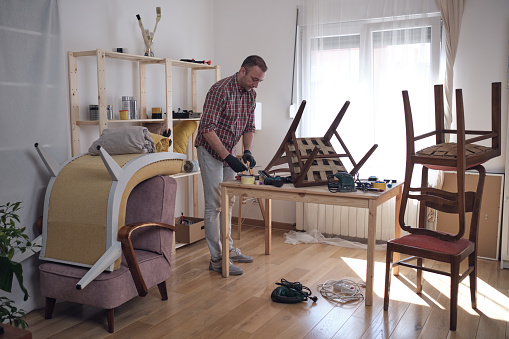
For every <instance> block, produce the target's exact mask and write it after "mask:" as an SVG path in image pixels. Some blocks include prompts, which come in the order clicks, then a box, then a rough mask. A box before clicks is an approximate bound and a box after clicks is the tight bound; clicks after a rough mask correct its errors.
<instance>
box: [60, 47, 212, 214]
mask: <svg viewBox="0 0 509 339" xmlns="http://www.w3.org/2000/svg"><path fill="white" fill-rule="evenodd" d="M67 56H68V61H69V103H70V115H71V151H72V156H77V155H79V154H80V153H81V140H80V127H81V126H98V127H99V134H101V133H102V132H103V130H104V129H106V128H108V125H109V123H115V124H116V125H118V124H119V123H120V124H122V123H129V124H132V123H138V124H141V125H143V124H145V123H154V122H165V123H166V128H173V122H174V120H175V121H177V120H183V119H173V117H172V114H171V112H172V111H173V104H172V86H173V84H172V69H173V67H181V68H187V69H191V95H192V110H193V111H194V112H198V107H197V106H198V104H197V96H196V92H197V89H196V74H197V72H198V71H202V70H205V71H215V75H216V78H215V81H219V80H220V67H219V65H206V64H198V63H192V62H185V61H177V60H172V59H169V58H154V57H148V56H141V55H134V54H126V53H117V52H108V51H105V50H101V49H97V50H91V51H81V52H72V51H70V52H68V54H67ZM81 57H96V59H97V85H98V86H97V88H98V93H97V97H98V102H99V120H94V121H90V120H80V114H79V113H80V108H79V95H78V94H79V92H78V58H81ZM108 58H111V59H119V60H126V61H130V62H135V63H137V64H138V69H139V76H138V80H139V88H140V93H139V96H138V98H139V105H138V110H139V116H140V118H139V119H130V120H108V119H107V110H106V108H107V102H106V98H107V95H106V93H107V91H106V59H108ZM152 64H156V65H161V66H162V67H164V72H165V79H164V86H165V90H166V91H165V96H166V112H167V114H166V117H165V118H164V119H149V118H148V116H147V100H146V93H147V92H146V87H147V86H146V83H147V74H146V65H152ZM186 120H187V119H186ZM192 120H199V119H192ZM195 137H196V133H195V134H194V135H193V140H192V141H193V144H194V139H195ZM170 151H173V145H171V146H170ZM191 152H192V154H191V158H192V159H196V158H197V154H196V149H195V148H194V147H192V151H191ZM195 174H196V172H195V173H192V174H184V173H183V174H178V175H176V177H186V176H187V177H190V178H192V180H193V211H194V212H193V214H194V216H195V217H196V214H197V210H198V199H197V196H198V185H197V180H198V179H197V176H196V175H195Z"/></svg>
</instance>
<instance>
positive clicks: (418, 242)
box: [388, 234, 474, 255]
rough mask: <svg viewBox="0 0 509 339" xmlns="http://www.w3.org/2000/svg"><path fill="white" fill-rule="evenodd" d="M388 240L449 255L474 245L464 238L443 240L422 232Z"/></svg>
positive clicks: (456, 253)
mask: <svg viewBox="0 0 509 339" xmlns="http://www.w3.org/2000/svg"><path fill="white" fill-rule="evenodd" d="M388 242H389V243H392V244H398V245H403V246H410V247H416V248H419V249H423V250H428V251H434V252H442V253H445V254H450V255H458V254H460V253H461V252H463V251H465V250H466V249H467V248H468V247H469V246H471V245H474V243H473V242H471V241H470V240H468V239H465V238H460V239H459V240H456V241H444V240H438V239H437V238H434V237H430V236H428V235H422V234H408V235H405V236H402V237H400V238H396V239H392V240H389V241H388Z"/></svg>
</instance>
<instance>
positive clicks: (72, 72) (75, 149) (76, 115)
mask: <svg viewBox="0 0 509 339" xmlns="http://www.w3.org/2000/svg"><path fill="white" fill-rule="evenodd" d="M67 59H68V61H69V106H70V111H71V152H72V156H73V157H74V156H77V155H79V154H81V140H80V128H79V124H78V123H77V122H78V121H79V120H80V105H79V104H80V103H79V98H78V61H77V59H76V57H75V56H74V53H73V52H69V53H67Z"/></svg>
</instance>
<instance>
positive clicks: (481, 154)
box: [384, 83, 501, 331]
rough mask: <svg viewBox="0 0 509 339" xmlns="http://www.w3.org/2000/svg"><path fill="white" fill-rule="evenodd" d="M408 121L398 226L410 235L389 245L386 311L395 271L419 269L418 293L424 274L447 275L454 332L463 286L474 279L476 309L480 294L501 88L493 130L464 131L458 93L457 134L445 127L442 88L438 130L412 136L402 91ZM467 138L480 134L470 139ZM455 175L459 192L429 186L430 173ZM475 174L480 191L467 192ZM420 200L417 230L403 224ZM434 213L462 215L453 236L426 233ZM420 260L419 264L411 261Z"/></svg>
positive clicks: (495, 88) (496, 91)
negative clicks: (420, 143) (482, 214)
mask: <svg viewBox="0 0 509 339" xmlns="http://www.w3.org/2000/svg"><path fill="white" fill-rule="evenodd" d="M403 103H404V110H405V122H406V133H407V164H406V173H405V185H404V189H403V194H402V201H401V209H400V214H399V216H398V217H399V223H400V226H401V229H403V230H405V231H407V232H409V234H408V235H405V236H403V237H400V238H396V239H393V240H390V241H388V242H387V258H386V280H385V295H384V310H386V311H387V310H388V307H389V291H390V283H391V269H392V268H393V267H395V270H394V274H395V275H397V274H398V270H397V266H398V265H401V266H407V267H412V268H415V269H417V293H421V292H422V271H428V272H432V273H438V274H443V275H446V276H450V277H451V303H450V329H451V330H452V331H454V330H456V323H457V306H458V305H457V304H458V288H459V283H460V282H461V281H462V280H463V279H464V278H466V277H467V276H469V277H470V293H471V301H472V307H473V308H474V309H475V308H476V294H477V284H476V279H477V247H478V246H477V238H478V233H479V229H478V226H479V211H480V207H481V200H482V194H483V188H484V180H485V175H486V171H485V169H484V167H483V166H482V165H481V164H482V163H484V162H486V161H488V160H489V159H492V158H494V157H497V156H498V155H500V119H501V84H500V83H494V84H492V105H491V110H492V112H491V115H492V130H491V131H474V130H466V129H465V119H464V108H463V93H462V90H461V89H457V90H456V111H457V129H456V130H452V129H445V128H444V101H443V87H442V86H441V85H437V86H435V123H436V130H435V131H433V132H429V133H426V134H423V135H420V136H417V137H415V136H414V130H413V121H412V111H411V107H410V100H409V96H408V92H407V91H403ZM448 133H449V134H456V139H457V140H456V142H455V143H453V142H446V138H445V134H448ZM433 135H435V136H436V144H435V145H433V146H430V147H427V148H425V149H423V150H420V151H417V152H416V151H415V141H417V140H420V139H423V138H426V137H430V136H433ZM466 135H477V136H476V137H473V138H470V139H466ZM485 139H491V147H486V146H481V145H478V144H475V143H476V142H478V141H481V140H485ZM416 164H420V165H422V178H421V186H420V187H412V186H411V180H412V173H413V170H414V165H416ZM429 169H435V170H455V171H456V172H457V188H458V189H457V192H447V191H444V190H441V189H437V188H432V187H428V171H429ZM467 169H472V170H476V171H477V172H478V173H479V179H478V184H477V189H476V191H469V192H465V171H466V170H467ZM412 199H414V200H417V201H419V203H420V206H419V220H418V227H412V226H409V225H406V224H405V221H404V215H405V209H406V206H407V204H408V201H409V200H412ZM427 208H431V209H434V210H438V211H443V212H446V213H455V214H457V215H458V220H459V223H458V231H457V232H456V233H455V234H449V233H445V232H438V231H434V230H430V229H427V228H426V211H427ZM465 213H472V218H471V222H470V232H469V234H468V236H467V237H466V238H465V237H463V236H464V233H465V220H466V218H465ZM395 252H396V253H403V254H407V255H409V256H410V257H408V258H405V259H403V260H399V261H397V262H395V263H393V254H394V253H395ZM423 258H426V259H431V260H436V261H440V262H445V263H448V264H449V265H450V271H449V272H447V271H440V270H436V269H433V268H428V267H424V266H423ZM466 258H468V267H467V269H466V271H465V272H463V274H460V273H459V269H460V263H461V262H462V261H463V260H464V259H466ZM413 259H417V263H416V265H414V264H410V263H409V261H410V260H413Z"/></svg>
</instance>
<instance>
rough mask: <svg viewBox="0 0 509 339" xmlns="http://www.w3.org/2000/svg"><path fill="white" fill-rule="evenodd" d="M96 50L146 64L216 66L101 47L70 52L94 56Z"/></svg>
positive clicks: (198, 67)
mask: <svg viewBox="0 0 509 339" xmlns="http://www.w3.org/2000/svg"><path fill="white" fill-rule="evenodd" d="M97 51H99V52H104V55H105V56H106V57H108V58H112V59H120V60H129V61H137V62H143V63H146V64H164V63H165V62H166V60H170V62H171V64H172V65H173V66H177V67H184V68H192V69H196V70H200V69H214V68H216V66H215V65H207V64H198V63H195V62H187V61H178V60H172V59H168V58H156V57H149V56H144V55H137V54H128V53H119V52H109V51H106V50H101V49H98V50H92V51H81V52H72V53H73V56H75V57H81V56H96V55H97Z"/></svg>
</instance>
